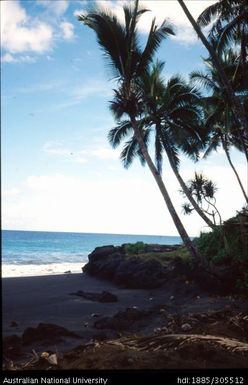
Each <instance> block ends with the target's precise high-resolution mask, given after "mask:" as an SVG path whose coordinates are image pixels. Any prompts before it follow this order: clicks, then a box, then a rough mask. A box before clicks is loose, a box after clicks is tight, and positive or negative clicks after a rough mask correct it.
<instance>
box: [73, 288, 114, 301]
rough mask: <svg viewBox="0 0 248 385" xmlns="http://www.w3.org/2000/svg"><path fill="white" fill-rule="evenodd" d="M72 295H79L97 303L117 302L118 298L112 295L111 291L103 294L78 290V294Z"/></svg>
mask: <svg viewBox="0 0 248 385" xmlns="http://www.w3.org/2000/svg"><path fill="white" fill-rule="evenodd" d="M71 295H77V296H79V297H83V298H85V299H88V300H90V301H97V302H117V301H118V297H117V296H116V295H115V294H112V293H110V292H109V291H102V292H101V293H91V292H87V291H83V290H78V291H77V292H76V293H71Z"/></svg>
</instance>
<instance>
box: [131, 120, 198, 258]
mask: <svg viewBox="0 0 248 385" xmlns="http://www.w3.org/2000/svg"><path fill="white" fill-rule="evenodd" d="M130 120H131V123H132V126H133V130H134V134H135V137H136V139H137V142H138V143H139V147H140V150H141V152H142V155H143V157H144V159H145V160H146V163H147V165H148V167H149V169H150V171H151V173H152V175H153V177H154V179H155V180H156V183H157V185H158V188H159V190H160V192H161V194H162V196H163V198H164V201H165V203H166V205H167V208H168V210H169V213H170V215H171V217H172V219H173V221H174V224H175V226H176V228H177V231H178V233H179V235H180V237H181V238H182V241H183V243H184V244H185V246H186V247H187V249H188V251H189V253H190V255H191V256H192V257H193V259H194V260H199V259H200V260H201V262H202V263H203V264H204V263H205V260H204V259H203V258H202V257H201V256H200V255H199V254H198V252H197V250H196V248H195V247H194V245H193V243H192V241H191V239H190V237H189V236H188V234H187V232H186V230H185V228H184V226H183V224H182V222H181V220H180V218H179V216H178V214H177V212H176V210H175V208H174V206H173V203H172V201H171V199H170V196H169V194H168V191H167V190H166V187H165V185H164V182H163V180H162V178H161V176H160V174H159V173H158V171H157V169H156V167H155V165H154V163H153V161H152V159H151V157H150V155H149V153H148V151H147V148H146V146H145V144H144V141H143V138H142V135H141V133H140V130H139V128H138V124H137V122H136V119H135V118H134V117H133V116H130Z"/></svg>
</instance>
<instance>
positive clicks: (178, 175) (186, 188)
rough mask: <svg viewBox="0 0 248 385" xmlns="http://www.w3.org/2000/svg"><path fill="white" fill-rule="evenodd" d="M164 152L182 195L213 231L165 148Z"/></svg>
mask: <svg viewBox="0 0 248 385" xmlns="http://www.w3.org/2000/svg"><path fill="white" fill-rule="evenodd" d="M165 151H166V154H167V156H168V159H169V162H170V165H171V168H172V170H173V172H174V174H175V176H176V178H177V180H178V182H179V184H180V186H181V188H182V190H183V192H184V194H185V195H186V197H187V198H188V200H189V201H190V203H191V204H192V206H193V207H194V209H195V211H196V212H197V213H198V214H199V215H200V217H201V218H202V219H203V220H204V221H205V222H206V224H207V225H208V226H209V227H211V228H212V229H214V227H215V226H214V223H213V222H212V221H211V220H210V219H209V218H208V217H207V216H206V215H205V214H204V212H203V211H202V210H201V208H200V207H199V205H198V204H197V202H196V201H195V200H194V198H193V197H192V195H191V192H190V191H189V189H188V187H187V185H186V183H185V182H184V180H183V178H182V177H181V175H180V173H179V172H178V169H177V167H176V165H175V162H174V161H173V159H172V157H171V155H170V154H169V152H168V151H167V149H166V148H165Z"/></svg>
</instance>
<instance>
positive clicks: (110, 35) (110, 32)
mask: <svg viewBox="0 0 248 385" xmlns="http://www.w3.org/2000/svg"><path fill="white" fill-rule="evenodd" d="M123 10H124V16H125V24H124V26H123V25H122V24H121V23H120V22H119V21H118V19H117V18H116V17H115V16H114V15H111V14H108V13H106V12H104V11H101V10H96V11H93V12H90V13H88V14H87V15H83V16H80V17H79V20H80V21H82V22H83V23H84V24H85V25H87V26H88V27H90V28H91V29H93V30H94V31H95V33H96V35H97V39H98V43H99V45H100V47H101V48H102V49H103V51H104V53H105V55H106V57H107V59H108V61H109V63H110V65H111V67H112V68H113V70H114V74H115V77H116V79H117V81H118V85H119V87H118V89H116V90H115V91H114V92H115V98H114V101H113V102H112V103H111V110H112V112H113V113H114V116H115V118H116V119H117V120H119V119H120V118H121V117H123V116H127V117H128V119H129V120H130V122H131V125H132V130H133V132H134V136H135V138H136V141H137V143H138V146H139V151H140V153H141V154H142V157H143V158H144V160H145V162H146V164H147V165H148V167H149V169H150V171H151V173H152V175H153V177H154V179H155V181H156V183H157V185H158V187H159V190H160V192H161V194H162V196H163V198H164V201H165V203H166V205H167V208H168V210H169V212H170V214H171V216H172V219H173V221H174V224H175V226H176V228H177V230H178V232H179V234H180V236H181V238H182V240H183V242H184V244H185V245H186V247H187V248H188V250H189V252H190V254H191V255H192V257H193V258H194V259H199V255H198V253H197V251H196V249H195V247H194V245H193V243H192V242H191V240H190V238H189V236H188V234H187V232H186V230H185V228H184V226H183V224H182V222H181V220H180V218H179V216H178V214H177V212H176V210H175V208H174V206H173V204H172V201H171V199H170V196H169V194H168V191H167V189H166V187H165V185H164V183H163V180H162V178H161V175H160V174H159V172H158V170H157V168H156V166H155V165H154V163H153V161H152V159H151V157H150V155H149V153H148V150H147V146H146V144H145V142H144V138H143V134H142V130H141V129H140V127H139V123H138V121H137V117H138V116H139V110H140V103H141V98H140V96H141V95H140V90H139V87H138V84H137V80H138V79H139V76H141V75H142V73H144V71H146V70H147V69H148V67H149V64H150V63H151V62H152V60H153V57H154V53H155V52H156V49H157V48H158V47H159V45H160V43H161V42H162V40H163V39H164V38H165V37H167V36H168V35H170V34H173V30H172V28H171V27H170V26H169V25H168V24H167V23H166V22H164V23H162V25H161V26H160V27H157V26H156V24H155V19H154V20H153V21H152V24H151V28H150V32H149V34H148V38H147V41H146V44H145V47H144V49H141V48H140V44H139V39H138V33H137V22H138V19H139V17H140V16H141V15H142V14H143V13H144V12H145V11H146V10H144V9H138V0H136V1H135V4H134V7H132V8H131V7H128V6H124V8H123Z"/></svg>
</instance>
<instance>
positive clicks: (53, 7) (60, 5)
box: [37, 0, 69, 16]
mask: <svg viewBox="0 0 248 385" xmlns="http://www.w3.org/2000/svg"><path fill="white" fill-rule="evenodd" d="M37 3H38V4H40V5H42V6H43V7H45V8H46V9H47V10H48V11H49V12H50V13H53V14H55V15H56V16H62V15H63V14H64V13H65V12H66V11H67V9H68V7H69V2H68V0H55V1H54V0H50V1H49V0H38V1H37Z"/></svg>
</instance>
